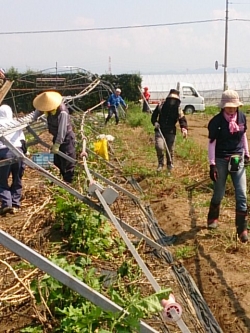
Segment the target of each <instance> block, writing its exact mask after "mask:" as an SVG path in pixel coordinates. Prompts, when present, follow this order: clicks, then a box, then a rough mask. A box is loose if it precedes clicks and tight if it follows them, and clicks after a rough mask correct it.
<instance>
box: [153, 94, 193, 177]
mask: <svg viewBox="0 0 250 333" xmlns="http://www.w3.org/2000/svg"><path fill="white" fill-rule="evenodd" d="M180 103H181V101H180V98H179V91H178V90H176V89H171V90H170V92H169V94H168V96H167V98H166V100H165V102H164V103H162V104H158V105H157V107H156V108H155V110H154V111H153V114H152V116H151V123H152V124H153V125H154V127H155V149H156V154H157V159H158V167H157V171H158V172H160V171H162V168H163V166H164V150H166V147H165V143H164V140H165V142H166V145H167V149H168V152H169V154H168V153H167V154H166V160H167V169H168V171H170V170H171V169H172V168H173V158H174V144H175V137H176V126H175V125H176V123H177V121H179V125H180V127H181V131H182V134H183V137H187V129H188V125H187V120H186V117H185V116H184V113H183V111H182V109H181V108H180ZM169 155H170V156H169Z"/></svg>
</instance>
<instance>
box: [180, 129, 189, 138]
mask: <svg viewBox="0 0 250 333" xmlns="http://www.w3.org/2000/svg"><path fill="white" fill-rule="evenodd" d="M181 131H182V136H183V138H186V137H187V135H188V131H187V129H186V128H182V129H181Z"/></svg>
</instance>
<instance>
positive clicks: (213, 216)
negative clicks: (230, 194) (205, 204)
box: [207, 202, 220, 229]
mask: <svg viewBox="0 0 250 333" xmlns="http://www.w3.org/2000/svg"><path fill="white" fill-rule="evenodd" d="M219 215H220V204H219V205H214V204H213V203H212V202H210V206H209V211H208V215H207V227H208V228H209V229H216V228H217V227H218V218H219Z"/></svg>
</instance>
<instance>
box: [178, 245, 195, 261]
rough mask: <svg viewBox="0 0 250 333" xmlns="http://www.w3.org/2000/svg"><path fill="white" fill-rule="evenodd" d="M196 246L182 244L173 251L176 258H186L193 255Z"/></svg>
mask: <svg viewBox="0 0 250 333" xmlns="http://www.w3.org/2000/svg"><path fill="white" fill-rule="evenodd" d="M195 253H196V247H194V246H183V247H181V248H177V249H176V251H175V256H176V259H177V260H179V259H188V258H191V257H193V256H194V255H195Z"/></svg>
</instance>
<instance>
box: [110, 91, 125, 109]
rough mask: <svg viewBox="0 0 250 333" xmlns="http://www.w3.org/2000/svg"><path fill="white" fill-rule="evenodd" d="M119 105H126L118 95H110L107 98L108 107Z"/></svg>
mask: <svg viewBox="0 0 250 333" xmlns="http://www.w3.org/2000/svg"><path fill="white" fill-rule="evenodd" d="M119 104H121V105H123V106H124V107H126V103H125V102H124V100H123V99H122V97H121V96H120V95H116V94H111V95H110V96H109V98H108V106H118V105H119Z"/></svg>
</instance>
